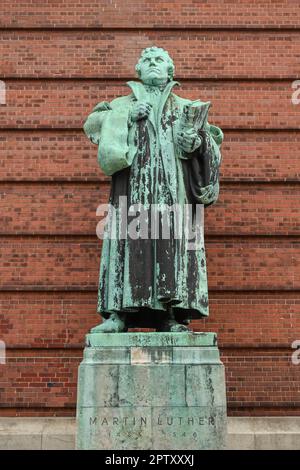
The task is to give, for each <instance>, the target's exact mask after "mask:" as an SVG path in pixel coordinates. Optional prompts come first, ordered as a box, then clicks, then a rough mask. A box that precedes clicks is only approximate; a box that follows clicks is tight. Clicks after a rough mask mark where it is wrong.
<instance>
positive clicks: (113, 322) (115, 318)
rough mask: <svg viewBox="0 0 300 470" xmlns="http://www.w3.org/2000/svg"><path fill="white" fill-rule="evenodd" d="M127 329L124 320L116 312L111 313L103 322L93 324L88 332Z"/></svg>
mask: <svg viewBox="0 0 300 470" xmlns="http://www.w3.org/2000/svg"><path fill="white" fill-rule="evenodd" d="M127 329H128V328H127V326H126V324H125V322H124V320H123V319H122V318H120V317H119V315H118V314H117V313H112V314H111V315H110V317H109V318H108V319H107V320H104V321H103V323H101V324H100V325H97V326H94V328H92V329H91V331H90V333H123V332H124V331H127Z"/></svg>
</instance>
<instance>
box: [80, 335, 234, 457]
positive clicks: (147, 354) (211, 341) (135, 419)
mask: <svg viewBox="0 0 300 470" xmlns="http://www.w3.org/2000/svg"><path fill="white" fill-rule="evenodd" d="M86 342H87V346H86V348H85V350H84V359H83V361H82V363H81V364H80V367H79V379H78V404H77V448H78V449H113V450H122V449H129V450H135V449H145V450H147V449H149V450H159V449H173V450H177V449H178V450H179V449H184V450H187V449H221V448H223V447H224V446H225V437H226V396H225V378H224V367H223V364H222V363H221V362H220V357H219V350H218V348H217V345H216V335H215V334H214V333H192V332H189V333H117V334H114V333H107V334H103V333H102V334H89V335H87V340H86Z"/></svg>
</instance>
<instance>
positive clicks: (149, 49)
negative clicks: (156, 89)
mask: <svg viewBox="0 0 300 470" xmlns="http://www.w3.org/2000/svg"><path fill="white" fill-rule="evenodd" d="M149 52H160V53H161V55H163V56H165V57H166V59H167V61H168V63H169V69H168V76H169V80H173V77H174V74H175V65H174V62H173V60H172V59H171V57H170V56H169V53H168V51H166V50H165V49H163V48H162V47H156V46H151V47H147V48H146V49H144V50H143V51H142V52H141V56H140V58H139V60H138V63H137V64H136V66H135V71H136V72H137V74H138V76H139V77H141V61H142V59H143V58H144V56H145V55H147V54H149Z"/></svg>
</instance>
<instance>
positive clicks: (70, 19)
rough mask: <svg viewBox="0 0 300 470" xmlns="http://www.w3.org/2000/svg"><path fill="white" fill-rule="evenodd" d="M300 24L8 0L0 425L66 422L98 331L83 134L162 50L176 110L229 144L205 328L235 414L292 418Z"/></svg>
mask: <svg viewBox="0 0 300 470" xmlns="http://www.w3.org/2000/svg"><path fill="white" fill-rule="evenodd" d="M299 24H300V9H299V2H298V1H296V0H285V1H284V2H283V1H281V0H280V1H279V0H264V1H255V0H240V1H239V2H236V0H235V1H231V0H228V1H222V0H211V1H201V0H178V1H176V2H173V1H172V2H171V1H163V2H154V1H150V0H130V1H124V0H115V1H114V2H110V1H104V0H86V1H83V0H78V1H76V2H75V0H64V1H63V0H56V1H53V0H51V1H50V0H48V1H47V0H46V1H44V2H41V1H40V0H32V1H31V2H28V1H25V0H19V1H15V0H13V1H12V0H10V1H8V0H3V1H2V3H1V10H0V28H1V38H0V79H1V80H4V81H5V84H6V95H7V104H6V106H3V105H1V106H0V126H1V129H0V214H1V215H0V217H1V221H2V223H1V225H0V269H1V271H0V272H1V283H0V340H4V341H5V342H6V345H7V348H8V349H7V358H8V360H7V365H5V366H3V365H0V375H1V378H0V407H1V408H2V410H0V415H5V416H20V415H22V416H34V415H38V416H42V415H48V416H65V415H70V416H72V415H74V414H75V403H76V380H77V366H78V363H79V362H80V358H81V356H82V345H83V338H84V334H85V333H86V332H87V330H88V329H89V328H90V327H91V326H93V325H95V324H96V322H97V321H98V317H97V315H96V313H95V310H96V295H97V282H98V272H99V259H100V248H101V243H100V241H99V240H98V239H97V237H96V235H95V229H96V224H97V221H98V219H97V217H96V215H95V212H96V208H97V206H98V204H99V203H100V202H103V201H105V200H106V199H107V195H108V190H109V179H108V178H105V177H104V175H103V174H101V172H100V170H99V168H98V167H97V162H96V147H94V146H92V145H91V144H90V143H89V142H88V141H87V139H86V137H85V136H84V134H83V132H82V122H83V120H84V118H85V117H86V116H87V114H88V113H89V112H90V110H91V109H92V107H93V106H94V105H95V104H96V103H97V102H99V101H102V100H110V99H112V98H114V97H116V96H118V95H122V94H124V93H128V88H127V87H126V86H124V83H125V82H126V81H127V80H129V79H134V78H135V77H134V72H133V71H134V65H135V62H136V59H137V57H138V54H139V52H140V50H141V49H142V48H144V47H147V46H149V45H152V44H153V43H155V44H157V45H160V46H163V47H165V48H166V49H167V50H168V51H169V52H170V54H171V55H172V57H173V58H174V61H175V65H176V78H177V79H178V80H179V81H180V82H181V84H182V87H181V90H180V91H179V90H178V91H177V92H178V93H179V94H180V95H181V96H184V97H189V98H195V99H196V98H201V99H203V100H207V99H210V100H212V102H213V108H212V117H211V120H212V122H214V123H216V124H219V125H220V126H221V127H222V128H223V129H224V131H225V142H224V145H223V164H222V174H221V194H220V199H219V202H218V203H217V204H216V205H215V206H213V207H210V208H209V209H208V210H207V212H206V227H205V230H206V246H207V256H208V274H209V289H210V312H211V313H210V317H209V319H208V320H205V321H197V322H195V323H194V328H195V329H196V330H204V331H216V332H217V333H218V337H219V344H220V347H221V351H222V357H223V360H224V363H225V365H226V377H227V394H228V412H229V414H230V415H250V416H251V415H252V416H253V415H274V416H279V415H300V365H299V366H295V365H292V362H291V355H292V349H291V343H292V342H293V341H294V340H296V339H300V243H299V242H300V238H299V237H300V218H299V213H300V207H299V197H300V186H299V175H300V158H299V152H300V132H299V123H300V105H298V106H295V105H292V102H291V96H292V91H293V89H292V82H293V81H294V80H296V79H298V78H300V77H299V48H300V27H299Z"/></svg>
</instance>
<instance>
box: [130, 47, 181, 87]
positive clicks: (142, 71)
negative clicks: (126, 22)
mask: <svg viewBox="0 0 300 470" xmlns="http://www.w3.org/2000/svg"><path fill="white" fill-rule="evenodd" d="M135 70H136V72H137V74H138V76H139V78H140V79H141V80H142V82H143V83H145V84H147V85H158V84H161V83H163V82H168V81H170V80H172V79H173V77H174V72H175V66H174V63H173V60H172V59H171V57H170V56H169V54H168V51H166V50H165V49H162V48H161V47H156V46H152V47H147V49H144V50H143V51H142V53H141V57H140V59H139V61H138V63H137V64H136V66H135Z"/></svg>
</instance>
